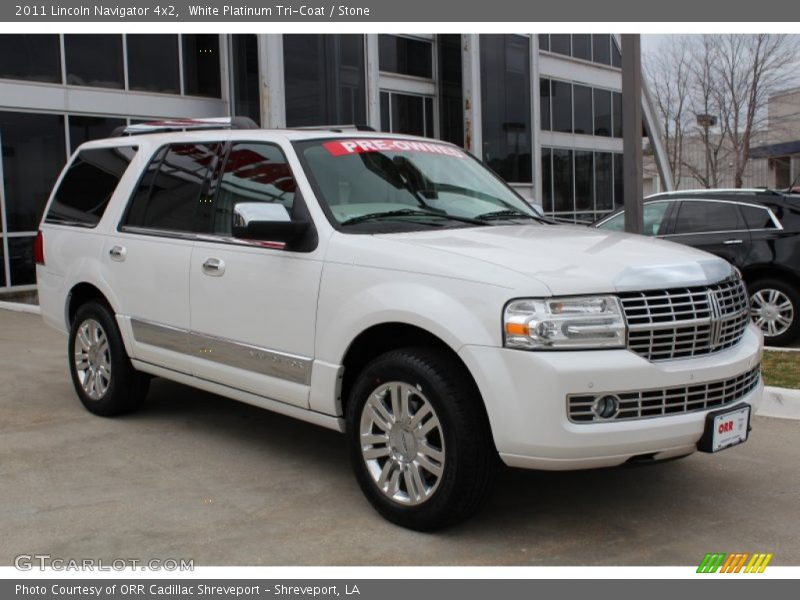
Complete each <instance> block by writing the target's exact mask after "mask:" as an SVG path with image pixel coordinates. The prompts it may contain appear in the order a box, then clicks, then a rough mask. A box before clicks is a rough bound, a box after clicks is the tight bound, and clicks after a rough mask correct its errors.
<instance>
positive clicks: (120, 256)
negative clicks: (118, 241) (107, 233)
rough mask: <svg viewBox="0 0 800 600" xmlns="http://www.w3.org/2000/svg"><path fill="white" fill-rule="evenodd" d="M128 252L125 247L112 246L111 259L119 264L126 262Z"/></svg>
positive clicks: (109, 252)
mask: <svg viewBox="0 0 800 600" xmlns="http://www.w3.org/2000/svg"><path fill="white" fill-rule="evenodd" d="M127 254H128V251H127V250H126V249H125V246H112V247H111V250H109V251H108V255H109V256H110V257H111V260H115V261H117V262H122V261H123V260H125V257H126V256H127Z"/></svg>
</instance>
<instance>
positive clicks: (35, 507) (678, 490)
mask: <svg viewBox="0 0 800 600" xmlns="http://www.w3.org/2000/svg"><path fill="white" fill-rule="evenodd" d="M65 346H66V341H65V339H64V338H63V337H62V336H61V335H60V334H58V333H57V332H54V331H51V330H50V329H48V328H46V327H45V326H44V325H43V324H42V323H41V320H40V318H39V317H37V316H35V315H29V314H21V313H12V312H8V311H3V310H0V564H2V565H9V564H12V562H13V558H14V556H15V555H17V554H22V553H26V554H33V553H48V554H51V555H52V556H58V557H62V558H76V559H79V558H83V557H102V558H105V559H108V560H110V559H112V558H131V557H132V558H140V559H148V558H193V559H194V560H195V564H197V565H329V564H330V565H611V564H619V565H690V564H697V563H698V562H699V561H700V559H701V558H702V557H703V555H704V554H705V553H706V552H709V551H721V552H772V553H774V555H775V558H774V559H773V562H772V564H775V565H787V564H794V565H797V564H800V519H798V518H797V517H798V512H797V510H798V506H800V468H798V465H800V421H791V420H780V419H770V418H764V417H755V418H754V419H753V427H754V429H753V432H752V435H751V439H750V440H749V441H748V443H747V444H745V445H743V446H741V447H738V448H734V449H730V450H727V451H724V452H722V453H720V454H718V455H714V456H711V455H702V454H696V455H694V456H692V457H690V458H687V459H684V460H679V461H675V462H671V463H666V464H661V465H651V466H647V467H640V468H628V469H615V470H603V471H589V472H577V473H537V472H526V471H517V470H511V469H505V470H503V471H502V472H501V474H500V476H499V478H498V481H497V483H496V486H495V491H494V494H493V496H492V498H491V500H490V502H489V504H488V506H487V507H486V508H485V509H484V510H483V511H482V512H481V513H480V514H478V515H476V516H475V517H474V518H473V519H472V520H470V521H469V522H467V523H465V524H463V525H461V526H458V527H455V528H452V529H449V530H447V531H444V532H440V533H436V534H419V533H415V532H410V531H406V530H403V529H399V528H397V527H395V526H393V525H390V524H389V523H387V522H385V521H384V520H382V519H381V518H380V517H378V516H377V514H376V513H375V512H374V511H373V510H372V509H371V507H370V506H369V504H368V503H367V501H366V500H365V499H364V498H363V497H362V495H361V492H360V491H359V489H358V487H357V485H356V483H355V480H354V479H353V477H352V476H351V473H350V469H349V465H348V462H347V452H346V447H345V440H344V438H343V436H341V435H339V434H337V433H334V432H331V431H326V430H323V429H319V428H316V427H314V426H311V425H307V424H304V423H300V422H297V421H293V420H291V419H288V418H285V417H282V416H279V415H275V414H272V413H269V412H266V411H262V410H260V409H257V408H254V407H250V406H247V405H244V404H240V403H238V402H234V401H231V400H226V399H223V398H219V397H216V396H213V395H211V394H207V393H204V392H199V391H195V390H192V389H190V388H187V387H185V386H181V385H177V384H173V383H170V382H167V381H163V380H155V381H154V382H153V386H152V388H151V393H150V396H149V398H148V402H147V404H146V406H145V408H144V410H142V411H141V412H139V413H137V414H135V415H130V416H127V417H124V418H117V419H103V418H99V417H95V416H93V415H91V414H89V413H88V412H86V411H85V410H84V409H83V407H82V406H81V405H80V403H79V401H78V399H77V397H76V396H75V393H74V391H73V389H72V386H71V384H70V381H69V376H68V372H67V366H66V349H65Z"/></svg>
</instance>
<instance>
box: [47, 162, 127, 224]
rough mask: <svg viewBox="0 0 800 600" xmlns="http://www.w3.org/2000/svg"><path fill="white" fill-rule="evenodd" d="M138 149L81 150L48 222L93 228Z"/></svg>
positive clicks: (60, 189)
mask: <svg viewBox="0 0 800 600" xmlns="http://www.w3.org/2000/svg"><path fill="white" fill-rule="evenodd" d="M136 150H137V148H136V147H135V146H119V147H115V148H93V149H91V150H81V151H80V152H78V156H76V157H75V160H73V161H72V164H71V165H70V166H69V168H68V169H67V172H66V174H65V175H64V178H63V179H62V180H61V184H60V185H59V186H58V189H57V190H56V193H55V196H54V198H53V202H52V204H51V205H50V210H48V211H47V216H46V217H45V222H47V223H59V224H62V225H78V226H81V227H94V226H96V225H97V224H98V223H99V222H100V219H101V218H102V216H103V213H104V212H105V210H106V207H107V206H108V201H109V200H111V196H113V195H114V191H115V190H116V189H117V184H119V181H120V179H122V175H123V174H124V173H125V171H126V169H127V168H128V165H130V162H131V160H133V157H134V156H135V155H136Z"/></svg>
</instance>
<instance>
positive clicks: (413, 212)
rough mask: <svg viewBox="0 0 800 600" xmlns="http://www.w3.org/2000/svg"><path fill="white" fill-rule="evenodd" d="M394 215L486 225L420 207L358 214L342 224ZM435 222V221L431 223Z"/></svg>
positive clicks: (468, 218)
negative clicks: (437, 218)
mask: <svg viewBox="0 0 800 600" xmlns="http://www.w3.org/2000/svg"><path fill="white" fill-rule="evenodd" d="M384 217H386V218H390V219H391V218H392V217H439V218H440V219H448V220H450V221H460V222H462V223H470V224H472V225H485V224H486V223H484V222H483V221H479V220H478V219H471V218H470V217H458V216H455V215H448V214H447V213H443V212H434V211H432V210H431V211H428V210H419V209H418V208H401V209H398V210H387V211H383V212H375V213H367V214H365V215H358V216H357V217H351V218H349V219H346V220H344V221H342V225H354V224H356V223H364V222H365V221H372V220H375V219H381V218H384ZM431 224H433V223H431Z"/></svg>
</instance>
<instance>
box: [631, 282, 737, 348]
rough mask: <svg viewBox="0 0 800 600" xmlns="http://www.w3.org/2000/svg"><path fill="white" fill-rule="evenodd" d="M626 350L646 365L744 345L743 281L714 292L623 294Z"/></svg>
mask: <svg viewBox="0 0 800 600" xmlns="http://www.w3.org/2000/svg"><path fill="white" fill-rule="evenodd" d="M619 298H620V301H621V302H622V308H623V311H624V312H625V319H626V321H627V323H628V348H630V349H631V350H632V351H634V352H636V353H637V354H640V355H641V356H643V357H645V358H646V359H648V360H653V361H656V360H671V359H675V358H689V357H692V356H701V355H703V354H711V353H712V352H719V351H720V350H724V349H725V348H730V347H731V346H734V345H735V344H736V343H738V342H739V340H740V339H742V336H743V335H744V330H745V328H746V327H747V323H748V320H749V307H748V297H747V290H746V289H745V287H744V283H743V282H742V280H741V279H728V280H725V281H722V282H720V283H716V284H714V285H710V286H698V287H688V288H672V289H668V290H652V291H644V292H624V293H621V294H619Z"/></svg>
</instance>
